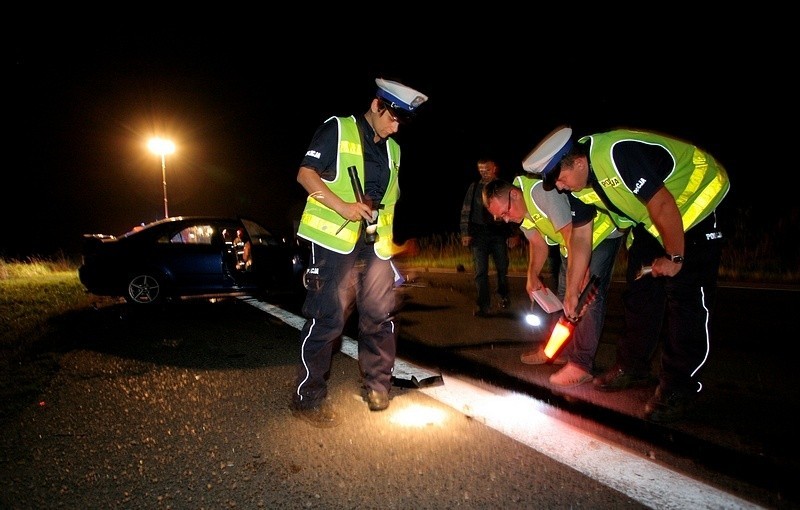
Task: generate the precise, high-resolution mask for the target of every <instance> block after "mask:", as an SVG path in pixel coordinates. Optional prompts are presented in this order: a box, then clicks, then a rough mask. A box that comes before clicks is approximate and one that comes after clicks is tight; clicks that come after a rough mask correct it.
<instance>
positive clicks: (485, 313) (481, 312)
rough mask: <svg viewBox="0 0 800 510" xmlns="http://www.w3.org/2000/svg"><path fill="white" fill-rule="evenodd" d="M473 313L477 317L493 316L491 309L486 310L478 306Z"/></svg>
mask: <svg viewBox="0 0 800 510" xmlns="http://www.w3.org/2000/svg"><path fill="white" fill-rule="evenodd" d="M472 315H474V316H475V317H481V318H484V319H485V318H487V317H491V316H492V312H490V311H489V310H484V309H482V308H476V309H475V311H474V312H472Z"/></svg>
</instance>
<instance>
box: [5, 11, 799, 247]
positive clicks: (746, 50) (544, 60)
mask: <svg viewBox="0 0 800 510" xmlns="http://www.w3.org/2000/svg"><path fill="white" fill-rule="evenodd" d="M419 30H420V31H424V28H422V27H420V28H419ZM645 32H646V31H642V32H641V33H640V34H639V36H642V35H643V34H645ZM265 33H266V31H265ZM32 37H33V36H30V37H29V38H18V39H17V40H16V44H15V46H14V47H13V52H12V55H11V57H12V58H11V61H10V62H7V67H8V68H10V72H7V73H5V74H6V76H10V77H11V81H12V89H11V90H12V95H11V96H9V100H8V103H9V104H8V105H7V106H8V109H10V111H11V116H12V122H11V123H9V124H7V131H10V132H11V138H10V140H11V144H12V145H11V147H10V149H11V150H10V151H9V150H7V151H6V157H7V158H8V157H10V164H9V165H8V166H7V168H6V172H5V181H6V183H9V184H7V185H5V186H3V209H2V210H1V211H0V212H1V213H2V214H3V217H4V218H5V219H10V221H9V223H10V234H9V235H6V236H3V237H2V241H0V256H4V255H5V256H11V257H17V256H25V255H50V254H52V253H55V252H58V251H59V250H65V251H66V252H67V253H71V252H74V251H76V250H77V248H78V246H79V241H80V237H81V234H83V233H110V234H121V233H124V232H126V231H128V230H130V229H131V228H132V227H133V226H134V225H136V224H138V223H141V222H149V221H152V220H155V219H159V218H161V217H163V212H164V211H163V209H164V207H163V194H162V183H161V164H160V158H159V157H158V156H156V155H154V154H152V153H150V152H149V151H148V150H147V147H146V143H147V140H148V138H149V137H151V136H154V135H161V136H165V137H168V138H170V139H172V140H173V141H174V142H175V144H176V146H177V151H176V153H175V154H173V155H171V156H167V160H166V169H167V193H168V205H169V212H170V215H172V216H177V215H190V214H221V215H243V216H250V217H254V218H256V219H258V220H261V221H262V222H264V223H265V224H267V225H270V226H273V227H275V228H278V229H286V228H288V226H289V225H290V224H291V221H292V219H294V218H295V217H296V215H297V214H299V211H300V208H301V206H302V202H303V200H304V193H303V190H302V189H301V187H300V186H299V185H298V184H297V183H296V181H295V176H296V172H297V165H298V163H299V161H300V158H301V157H302V155H303V153H304V152H305V149H306V147H307V144H308V142H309V140H310V138H311V136H312V134H313V132H314V130H315V129H316V127H317V126H318V125H319V124H320V123H321V122H322V121H323V120H325V119H326V118H327V117H329V116H331V115H349V114H359V115H360V114H362V113H363V112H364V111H365V110H366V109H367V108H368V106H369V101H370V100H371V98H372V94H373V93H374V91H375V85H374V79H375V78H376V77H378V76H383V77H385V78H389V79H395V80H398V81H401V82H404V83H406V84H408V85H410V86H412V87H415V88H417V89H419V90H421V91H422V92H424V93H426V94H427V95H428V96H429V97H430V100H429V101H428V102H427V103H426V104H425V105H423V106H422V107H421V108H420V113H419V116H418V119H417V121H416V122H415V123H414V124H413V125H411V126H406V127H402V128H401V131H400V133H399V134H398V135H397V136H396V138H397V140H398V141H399V142H400V144H401V146H402V148H403V160H402V171H401V172H402V173H401V190H402V198H401V204H400V206H399V209H398V218H397V227H396V230H397V232H396V233H397V236H398V237H399V238H400V239H401V240H402V239H404V238H407V237H413V236H421V235H427V234H430V233H448V232H455V231H457V228H458V219H459V209H460V204H461V200H462V198H463V194H464V191H465V189H466V187H467V184H468V183H469V181H470V180H472V179H474V178H475V177H476V176H477V172H476V169H475V161H476V160H477V159H478V158H480V157H484V156H489V157H494V158H495V159H497V160H498V161H499V162H500V165H501V172H502V174H503V177H506V178H511V177H512V176H513V175H515V174H516V173H518V172H519V171H521V167H520V162H521V160H522V159H523V158H524V156H525V155H526V154H527V153H528V152H529V151H530V150H531V149H532V148H533V147H534V145H535V144H536V143H537V142H538V141H539V139H540V138H541V137H542V136H544V135H545V134H546V133H547V132H549V131H550V130H552V129H553V128H554V127H555V126H556V125H558V124H562V123H565V124H570V125H572V126H573V127H574V128H575V130H576V134H578V135H582V134H587V133H589V132H593V131H600V130H605V129H609V128H613V127H617V126H626V127H636V128H643V129H655V130H659V131H662V132H666V133H670V134H673V135H676V136H679V137H681V138H684V139H687V140H690V141H693V142H694V143H696V144H697V145H699V146H701V147H704V148H706V149H708V150H709V151H711V152H712V154H714V155H715V156H716V157H717V158H718V159H719V160H721V161H722V162H723V164H724V165H725V166H726V167H727V169H728V171H729V173H730V174H731V180H732V191H731V193H730V195H729V197H728V199H727V200H726V202H727V203H728V204H729V206H730V207H737V208H739V207H751V206H755V207H760V206H762V205H764V204H767V203H769V202H770V197H769V196H768V193H767V188H766V187H763V188H762V189H761V190H759V191H758V192H754V189H753V186H754V184H755V182H754V180H753V179H752V177H753V176H754V175H759V174H763V175H765V176H768V175H771V174H772V172H773V171H774V170H770V168H772V166H766V165H765V161H764V158H765V152H766V156H767V157H768V158H769V159H770V160H771V161H772V163H770V164H769V165H774V164H777V161H779V160H780V159H781V158H783V157H787V158H788V157H790V154H788V153H787V151H785V150H783V151H781V150H779V149H778V147H784V146H785V145H784V144H785V142H784V143H782V144H776V141H775V134H774V133H775V131H776V129H778V127H777V124H775V123H774V119H778V118H781V117H782V116H783V115H784V113H783V112H787V111H790V110H796V108H795V106H796V100H795V99H794V97H793V91H790V85H789V84H788V83H787V82H785V81H782V80H774V79H766V78H767V77H772V76H774V71H773V70H772V68H771V67H770V66H771V64H768V60H769V59H767V58H766V57H767V55H768V54H769V53H770V52H771V49H770V48H769V47H768V46H769V44H768V43H764V42H763V41H761V42H759V45H761V46H760V47H759V48H756V51H754V47H753V44H754V43H752V42H750V41H748V40H746V36H743V35H742V34H741V33H733V32H731V33H730V34H727V33H721V34H716V37H709V38H708V39H707V42H706V43H705V44H702V45H700V44H698V45H696V46H694V47H692V49H691V51H689V52H685V51H684V52H682V51H679V50H678V49H677V48H676V47H674V46H673V45H671V43H669V41H667V42H664V43H663V44H661V43H659V44H656V43H652V42H647V43H646V44H645V42H646V41H642V40H639V44H635V45H632V44H630V41H625V45H622V44H621V42H623V41H621V40H620V41H617V42H615V41H613V40H606V41H604V42H603V43H602V44H597V43H595V44H596V45H595V46H594V47H593V46H591V45H589V46H587V49H586V50H584V51H580V48H578V51H574V50H573V52H569V53H568V52H566V51H560V52H558V51H554V50H553V49H552V47H553V45H552V44H551V43H549V42H545V43H544V44H539V43H537V42H536V40H535V39H534V38H531V37H529V36H526V35H524V34H518V35H511V36H505V37H504V36H495V37H493V38H492V39H491V40H481V39H478V38H476V37H475V34H474V33H472V32H471V31H470V30H464V31H463V34H462V35H461V36H459V35H451V36H450V37H447V38H445V39H443V40H442V42H441V43H437V44H436V45H431V46H429V47H424V46H421V45H420V44H415V45H413V47H412V45H408V44H406V45H395V46H392V47H390V48H383V49H377V50H375V51H373V52H365V51H364V50H363V47H369V46H376V47H377V46H380V44H379V43H380V41H371V40H369V38H368V37H367V36H366V35H362V36H360V37H359V44H358V45H356V46H358V47H361V51H355V52H354V53H352V54H351V53H350V51H349V50H348V51H345V49H344V48H338V47H337V46H336V44H333V43H331V44H321V45H320V48H319V49H318V50H317V51H314V52H310V53H309V52H307V51H306V50H303V49H302V48H301V47H300V46H294V45H295V44H296V41H295V38H293V37H288V38H281V37H279V36H278V35H263V34H259V35H254V34H252V33H251V34H250V35H230V34H228V35H224V36H222V35H218V36H214V35H209V34H208V32H204V31H197V32H196V33H195V32H193V31H192V30H190V29H183V30H176V29H174V28H170V29H169V30H168V29H166V28H163V29H159V30H150V31H148V32H147V33H146V34H143V33H141V32H136V34H135V35H133V34H132V32H130V31H125V30H120V31H119V32H115V31H109V30H106V31H99V32H97V33H95V34H94V37H91V38H88V37H82V38H80V39H79V40H75V39H69V38H65V39H63V40H60V41H59V42H58V43H56V44H51V45H47V46H42V45H36V44H31V43H30V41H31V40H32V39H31V38H32ZM782 139H785V138H782ZM765 147H766V151H765ZM789 152H791V151H789ZM781 154H783V156H781ZM791 157H792V158H793V157H794V155H793V152H792V154H791ZM10 183H16V184H10ZM747 187H750V189H749V190H748V189H747ZM4 222H6V220H4ZM7 234H8V232H7Z"/></svg>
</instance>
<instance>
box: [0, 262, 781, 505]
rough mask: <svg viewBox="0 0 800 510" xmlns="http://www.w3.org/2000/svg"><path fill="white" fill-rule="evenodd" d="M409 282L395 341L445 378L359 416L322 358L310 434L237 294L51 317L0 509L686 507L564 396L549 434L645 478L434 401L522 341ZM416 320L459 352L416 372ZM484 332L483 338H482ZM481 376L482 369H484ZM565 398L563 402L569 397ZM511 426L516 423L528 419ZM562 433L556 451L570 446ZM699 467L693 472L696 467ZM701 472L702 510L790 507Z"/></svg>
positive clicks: (442, 287)
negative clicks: (321, 392)
mask: <svg viewBox="0 0 800 510" xmlns="http://www.w3.org/2000/svg"><path fill="white" fill-rule="evenodd" d="M463 276H464V275H456V276H455V278H456V279H458V278H460V277H463ZM413 280H414V281H416V282H417V284H418V285H419V286H409V287H407V288H406V289H405V290H404V291H403V295H404V299H405V303H406V306H405V308H404V310H403V311H402V312H401V314H402V317H404V318H403V319H402V320H401V325H402V326H401V328H402V329H401V346H402V349H401V350H404V351H405V352H406V353H407V354H408V355H409V357H411V356H412V355H413V356H414V357H417V358H418V359H420V360H422V361H424V362H425V363H424V370H434V371H437V370H438V371H439V372H440V373H442V374H446V377H447V378H446V379H445V381H452V383H450V384H448V383H446V384H444V385H441V386H431V387H429V388H414V387H407V386H406V385H397V386H395V388H393V392H392V393H393V400H392V406H391V407H390V409H389V410H388V411H387V412H383V413H371V412H369V411H368V409H367V408H366V405H365V404H364V403H363V402H362V401H361V400H360V397H359V394H360V383H359V379H358V367H357V363H356V361H355V360H354V359H353V358H352V357H350V356H348V355H346V354H345V353H339V354H337V356H336V357H335V358H334V364H333V367H332V370H331V394H332V397H333V399H334V402H335V404H336V405H337V407H338V408H339V411H340V413H342V414H343V416H344V417H345V423H344V424H343V425H341V426H339V427H337V428H335V429H322V430H321V429H315V428H313V427H311V426H309V425H307V424H305V423H304V422H298V421H297V420H296V419H294V418H293V417H292V416H291V414H290V412H289V409H288V403H289V394H290V391H291V387H292V383H293V379H294V370H295V362H296V359H297V355H298V348H299V345H298V342H299V339H298V335H297V330H296V329H295V328H294V327H293V326H292V325H290V324H287V323H286V322H285V321H284V320H282V319H279V318H277V317H275V316H274V315H271V314H269V313H265V312H264V311H263V310H262V309H260V308H258V307H257V306H253V304H254V303H252V302H247V301H243V300H225V301H222V302H218V303H208V302H192V303H186V304H176V305H172V306H169V307H166V308H164V309H158V310H153V311H150V312H146V313H145V312H135V313H131V312H130V311H129V308H127V307H126V306H124V305H121V304H111V305H108V306H102V307H100V308H99V309H97V310H91V309H90V310H85V311H81V312H78V313H74V314H70V315H69V316H65V317H62V318H60V319H59V320H58V321H57V324H54V325H53V326H54V327H53V332H52V333H51V334H49V335H48V336H47V338H46V339H45V340H44V342H43V344H42V345H41V346H40V349H39V351H38V355H37V356H36V357H35V358H33V359H30V360H26V363H27V364H31V365H40V366H45V367H49V368H50V372H49V373H50V375H49V379H48V381H47V384H46V387H45V390H44V391H42V392H41V393H38V394H36V395H35V396H34V395H31V396H30V398H28V401H27V402H25V405H23V406H22V407H21V408H20V409H19V410H18V411H15V412H13V413H10V414H9V413H5V412H4V414H3V416H4V418H5V419H4V420H3V422H2V432H3V433H2V440H1V442H0V454H1V455H2V457H1V458H0V507H2V508H21V509H22V508H37V509H38V508H52V507H58V508H109V507H125V508H222V507H226V508H274V507H280V508H381V509H392V508H415V509H419V508H437V509H438V508H647V507H650V508H661V507H676V508H677V507H680V506H686V505H680V504H677V505H676V504H675V500H673V499H662V500H658V499H653V498H655V497H657V494H658V493H662V492H670V491H672V492H674V491H675V490H678V492H679V493H680V491H681V490H684V491H687V492H686V495H685V498H686V499H685V500H684V501H683V502H684V503H687V504H690V502H691V501H692V500H690V499H689V496H688V492H689V491H688V490H687V487H689V486H690V485H691V480H693V479H694V478H692V477H687V478H680V477H681V476H683V475H681V473H684V472H692V471H691V470H692V469H693V467H692V466H691V461H690V460H687V458H686V456H684V455H682V454H675V453H674V452H669V451H668V449H664V448H662V445H656V446H654V447H652V448H651V447H650V446H643V445H644V444H645V443H646V439H647V438H642V437H638V438H634V439H633V440H631V439H627V440H626V439H624V438H623V439H622V442H620V443H617V440H618V439H619V437H618V436H615V433H614V431H613V427H610V426H609V424H607V423H603V422H602V420H600V421H599V422H598V421H595V420H593V419H591V418H587V417H586V415H584V414H581V413H580V412H577V410H576V409H573V408H570V407H569V406H567V405H565V404H564V403H563V402H566V401H569V399H565V400H563V401H562V400H561V398H560V397H557V396H551V397H550V398H549V399H546V400H551V401H553V402H555V404H556V409H554V410H551V411H548V412H547V416H550V417H553V418H555V419H557V420H561V422H562V423H564V424H565V425H564V427H563V428H565V429H570V430H573V429H578V430H581V431H585V432H586V433H588V434H589V437H590V438H592V439H591V440H589V441H588V443H585V444H588V445H590V446H588V447H586V448H584V450H590V451H591V450H595V449H596V450H599V451H603V452H605V451H607V450H608V449H611V450H613V451H614V452H616V454H620V455H625V456H626V457H625V458H631V457H632V458H633V460H634V461H636V462H640V461H642V460H643V461H645V462H646V464H647V468H646V470H644V471H643V472H646V473H650V471H649V470H650V469H651V468H652V469H654V470H655V471H653V472H654V473H656V474H654V475H647V476H646V477H645V478H644V479H642V480H641V481H640V483H629V482H628V483H629V485H631V486H630V487H625V486H624V485H617V486H614V485H611V484H609V483H607V482H606V481H601V478H600V477H598V476H591V475H590V474H586V471H584V470H583V469H582V468H581V467H579V466H576V465H573V464H571V463H572V460H571V459H572V457H576V458H577V457H581V456H582V455H583V454H586V453H590V452H586V451H584V452H573V453H571V454H569V455H568V456H567V457H564V458H561V459H559V460H553V458H551V456H550V455H548V454H547V453H546V452H543V450H542V449H536V448H534V447H531V446H529V443H528V439H525V438H520V437H515V436H513V435H510V434H509V432H508V431H503V430H501V429H502V425H501V426H498V425H496V424H493V423H492V422H491V418H490V417H486V416H479V415H478V414H477V413H476V412H475V410H474V409H473V410H469V409H464V408H463V406H462V407H458V406H456V405H455V404H453V403H452V402H448V401H447V398H448V397H446V396H443V395H441V394H439V393H441V392H442V391H444V389H449V388H451V387H455V386H458V387H461V386H463V385H467V386H469V385H472V386H474V387H476V388H477V390H478V391H479V392H481V391H483V392H489V393H497V392H500V393H502V390H503V388H504V387H507V386H508V385H509V384H510V382H509V381H511V380H517V381H519V380H520V379H519V378H518V377H512V378H509V377H507V376H506V375H503V374H507V372H504V371H501V370H499V369H496V368H494V369H491V370H489V368H491V367H492V363H494V362H483V361H481V360H484V359H490V357H485V356H477V358H480V359H479V360H478V361H481V362H480V363H473V364H472V366H473V367H474V369H475V370H476V371H475V372H474V374H473V375H475V377H474V378H470V377H469V374H466V373H465V371H466V368H465V367H466V366H467V364H466V363H465V362H464V360H465V359H469V358H470V356H472V357H475V356H476V355H477V354H478V353H480V352H481V351H483V352H485V351H487V350H488V351H495V352H497V353H501V358H503V359H506V358H508V359H510V358H509V355H510V353H512V352H513V351H514V350H515V349H522V348H524V347H525V343H526V340H527V339H526V338H519V337H517V338H514V337H512V336H511V334H510V333H509V334H506V333H504V331H505V330H504V328H507V327H511V328H515V327H517V326H516V321H514V320H513V319H512V317H505V318H498V319H489V320H488V321H490V324H491V323H492V322H497V324H492V326H493V327H489V326H487V325H485V324H477V323H473V322H472V321H473V320H476V319H473V318H472V317H469V318H468V319H464V318H463V314H468V309H469V305H470V303H469V298H468V297H465V296H468V294H466V293H465V291H464V288H463V285H464V284H463V282H458V283H446V282H444V283H443V282H441V281H440V282H439V283H438V284H436V285H433V286H431V285H430V282H432V281H434V280H435V279H434V278H430V279H428V278H422V277H418V278H414V279H413ZM426 282H427V283H426ZM432 288H433V289H435V290H434V291H433V292H432ZM423 295H424V296H427V298H426V299H428V300H431V299H432V300H433V302H434V303H435V304H433V305H431V304H429V303H428V302H426V300H425V299H423V298H422V296H423ZM465 303H466V305H465ZM278 304H282V305H283V306H284V308H285V309H291V308H292V306H296V303H295V304H292V303H291V302H285V303H278ZM464 306H467V311H466V312H465V311H464V309H463V307H464ZM517 306H519V303H517ZM443 313H444V314H445V315H441V314H443ZM451 313H452V314H455V315H452V316H451V315H448V314H451ZM421 317H424V318H425V320H421ZM454 317H455V318H454ZM459 318H460V319H459ZM503 324H504V325H503ZM420 328H421V329H420ZM428 328H432V329H431V330H429V329H428ZM415 331H416V333H415ZM424 331H432V332H433V333H430V334H429V333H425V334H424V335H422V336H424V337H426V338H433V337H434V336H435V337H436V338H437V339H439V340H437V342H438V341H441V340H440V339H441V338H445V339H449V340H446V341H448V342H454V341H455V340H454V338H455V339H456V340H459V342H460V343H459V344H458V345H450V346H449V347H448V349H449V352H450V353H452V355H453V357H454V359H456V360H460V361H457V362H456V363H455V364H453V362H451V361H449V360H446V359H439V362H440V363H438V364H437V366H432V365H431V364H430V363H429V362H430V357H429V356H430V355H431V353H436V355H437V356H442V355H443V353H444V351H442V350H439V349H441V346H440V347H439V348H437V349H433V350H432V348H431V347H430V346H429V345H428V346H426V345H425V342H421V341H420V339H419V338H417V336H418V333H419V332H424ZM464 331H466V332H467V333H463V335H462V333H460V332H464ZM487 331H494V332H495V333H494V334H492V336H491V337H490V338H487V337H486V335H485V333H486V332H487ZM612 331H613V328H612ZM498 332H499V334H498ZM434 333H435V335H434ZM429 335H430V336H429ZM476 346H480V348H477V349H476ZM465 351H469V352H471V353H472V355H466V356H465V355H464V354H465ZM512 357H513V356H512ZM506 361H508V360H507V359H506ZM487 367H489V368H487ZM22 368H23V367H20V369H22ZM450 368H452V369H454V370H453V372H452V374H451V372H450V371H449V370H450ZM23 372H24V371H23ZM11 375H12V376H13V375H14V374H11ZM487 376H490V377H489V379H488V380H487ZM494 376H497V378H498V380H497V381H493V380H491V377H494ZM451 377H452V379H450V378H451ZM495 382H497V383H498V384H497V385H495ZM536 388H537V386H536V385H534V384H530V385H528V386H527V389H528V390H530V391H528V392H524V391H523V392H520V394H521V395H524V396H526V397H527V394H526V393H536V392H537V391H538V390H537V389H536ZM437 392H439V393H437ZM571 398H572V399H573V400H572V401H573V402H575V401H576V398H577V397H571ZM414 406H419V407H423V408H425V409H429V410H432V411H433V412H436V413H437V414H438V415H439V418H437V419H433V418H431V419H430V420H428V421H425V422H423V425H422V426H403V425H401V424H400V423H399V422H398V421H397V417H396V412H397V413H399V412H400V411H403V410H405V409H406V408H411V407H414ZM559 407H560V409H559ZM578 407H580V406H578ZM731 425H732V426H733V427H736V424H735V423H732V424H731ZM527 428H528V429H529V430H528V432H529V433H530V432H531V430H530V429H532V428H533V427H527ZM538 430H540V429H534V432H535V431H538ZM678 432H680V430H678ZM562 441H563V445H564V448H565V450H566V451H570V450H569V449H568V448H567V445H568V444H569V443H568V441H570V440H568V439H563V440H562ZM642 447H646V448H648V449H647V450H640V448H642ZM614 458H618V457H614ZM673 462H675V463H674V464H673ZM613 464H615V462H608V457H606V458H605V461H601V460H597V461H595V462H594V467H595V468H597V466H602V470H601V471H602V472H611V471H613V470H614V465H613ZM637 465H639V466H641V464H637ZM791 466H794V464H792V465H791ZM661 468H663V470H660V469H661ZM684 470H686V471H684ZM708 471H709V470H708V467H707V466H700V469H698V470H697V472H698V473H701V474H708ZM676 473H677V474H676ZM639 474H640V473H635V476H637V475H639ZM628 475H629V476H630V473H629V474H628ZM673 476H678V477H679V478H678V479H679V480H681V482H679V483H673V484H672V485H677V487H671V488H670V489H668V488H665V489H663V490H662V489H661V488H660V487H659V486H658V483H659V480H663V479H666V480H673V478H672V477H673ZM703 483H708V484H709V487H710V489H709V491H710V492H711V493H712V494H715V491H716V490H720V491H722V492H721V494H723V495H722V496H720V499H718V500H715V499H713V496H712V499H711V501H712V502H711V503H709V502H708V501H709V500H703V501H704V504H703V505H701V506H704V507H708V508H755V507H758V506H759V505H761V506H764V507H774V508H794V507H796V504H797V502H796V500H792V499H787V498H786V495H785V494H784V493H782V492H781V491H777V492H776V491H771V490H769V488H766V489H765V488H764V487H762V486H760V485H758V484H755V485H753V484H749V483H747V482H746V481H742V480H740V479H738V478H736V477H734V476H730V475H729V474H725V473H723V474H721V475H719V476H717V477H716V479H715V480H714V481H708V482H703ZM653 489H657V490H653ZM653 493H656V495H655V496H654V495H652V494H653ZM643 494H645V495H643ZM664 497H665V498H667V496H666V495H665V496H664ZM669 497H674V496H669ZM678 497H680V496H678ZM678 501H679V502H680V499H678ZM673 505H675V506H673ZM691 506H696V505H694V504H692V505H691Z"/></svg>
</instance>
